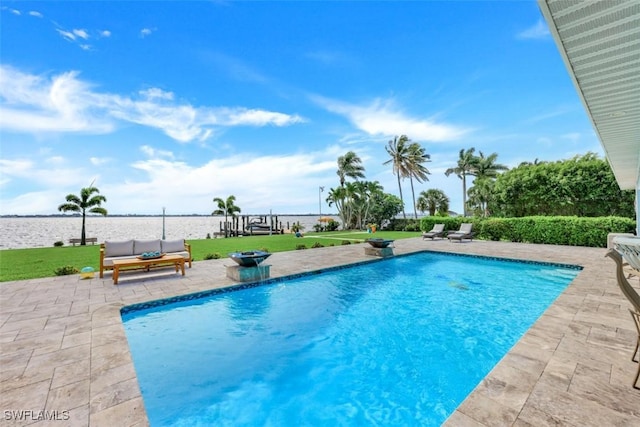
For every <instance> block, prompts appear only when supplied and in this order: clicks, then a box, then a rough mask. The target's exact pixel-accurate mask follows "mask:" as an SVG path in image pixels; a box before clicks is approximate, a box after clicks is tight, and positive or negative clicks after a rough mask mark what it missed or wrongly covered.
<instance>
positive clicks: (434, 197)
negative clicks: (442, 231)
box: [417, 188, 449, 216]
mask: <svg viewBox="0 0 640 427" xmlns="http://www.w3.org/2000/svg"><path fill="white" fill-rule="evenodd" d="M417 206H418V209H419V210H420V212H425V211H429V215H431V216H434V215H435V214H436V212H438V213H442V214H446V213H447V212H449V198H448V197H447V195H446V194H444V191H442V190H438V189H435V188H431V189H429V190H427V191H422V192H421V193H420V195H419V196H418V205H417Z"/></svg>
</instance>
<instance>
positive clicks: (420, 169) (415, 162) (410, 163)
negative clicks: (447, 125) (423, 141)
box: [406, 142, 431, 219]
mask: <svg viewBox="0 0 640 427" xmlns="http://www.w3.org/2000/svg"><path fill="white" fill-rule="evenodd" d="M408 151H409V157H407V165H406V168H407V171H408V172H409V182H410V183H411V197H412V198H413V215H414V217H415V219H418V210H417V209H416V193H415V191H414V189H413V178H415V179H416V181H418V182H424V181H429V178H428V177H427V175H429V174H430V173H431V172H429V169H427V168H426V167H425V166H424V165H423V163H426V162H430V161H431V160H430V159H431V156H430V155H429V154H427V153H426V152H425V150H424V147H422V146H421V145H420V144H418V143H417V142H412V143H411V144H410V145H409V149H408Z"/></svg>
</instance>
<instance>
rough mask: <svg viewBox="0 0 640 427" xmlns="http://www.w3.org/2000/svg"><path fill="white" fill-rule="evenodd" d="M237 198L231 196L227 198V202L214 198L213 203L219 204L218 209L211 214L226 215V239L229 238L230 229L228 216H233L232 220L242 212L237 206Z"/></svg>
mask: <svg viewBox="0 0 640 427" xmlns="http://www.w3.org/2000/svg"><path fill="white" fill-rule="evenodd" d="M235 201H236V196H234V195H231V196H229V197H227V200H222V199H221V198H220V197H214V199H213V203H217V205H218V209H216V210H215V211H213V212H211V215H224V237H229V227H228V226H227V216H228V215H231V217H232V218H235V217H236V214H238V213H240V212H241V210H240V208H239V207H238V206H236V205H235Z"/></svg>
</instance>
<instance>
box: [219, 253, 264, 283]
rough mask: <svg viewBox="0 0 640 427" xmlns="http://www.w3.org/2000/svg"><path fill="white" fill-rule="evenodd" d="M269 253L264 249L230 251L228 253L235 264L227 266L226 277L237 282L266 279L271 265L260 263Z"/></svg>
mask: <svg viewBox="0 0 640 427" xmlns="http://www.w3.org/2000/svg"><path fill="white" fill-rule="evenodd" d="M270 256H271V254H270V253H269V252H265V251H246V252H232V253H230V254H229V258H231V259H232V260H233V261H234V262H235V263H236V264H237V265H229V266H227V267H226V268H227V277H228V278H230V279H232V280H235V281H238V282H258V281H260V280H264V279H268V278H269V277H270V274H271V266H270V265H266V264H263V265H261V263H262V262H263V261H264V260H265V259H267V258H269V257H270Z"/></svg>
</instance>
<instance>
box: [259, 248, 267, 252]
mask: <svg viewBox="0 0 640 427" xmlns="http://www.w3.org/2000/svg"><path fill="white" fill-rule="evenodd" d="M260 250H261V251H262V252H269V249H268V248H260Z"/></svg>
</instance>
